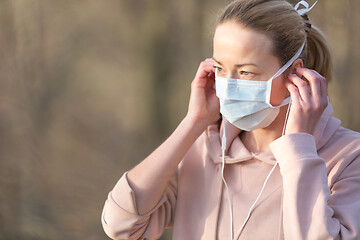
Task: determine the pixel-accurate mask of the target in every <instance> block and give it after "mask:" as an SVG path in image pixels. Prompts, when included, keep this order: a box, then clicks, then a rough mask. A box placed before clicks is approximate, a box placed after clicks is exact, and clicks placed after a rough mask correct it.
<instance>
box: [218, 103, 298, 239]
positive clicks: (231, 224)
mask: <svg viewBox="0 0 360 240" xmlns="http://www.w3.org/2000/svg"><path fill="white" fill-rule="evenodd" d="M290 106H291V102H290V103H289V104H288V108H287V110H286V115H285V121H284V126H283V129H282V133H281V136H283V135H284V134H285V129H286V123H287V119H288V116H289V111H290ZM225 150H226V133H225V122H223V136H222V141H221V151H222V169H221V177H222V180H223V182H224V185H225V188H226V191H227V195H228V201H229V211H230V236H231V240H235V239H238V238H239V236H240V234H241V231H242V230H243V228H244V226H245V225H246V223H247V222H248V220H249V218H250V215H251V213H252V211H253V210H254V208H255V206H256V204H257V202H258V201H259V199H260V197H261V194H262V193H263V191H264V189H265V186H266V184H267V182H268V180H269V178H270V176H271V174H272V173H273V172H274V170H275V168H276V166H277V165H278V162H275V165H274V166H273V167H272V169H271V171H270V173H269V174H268V175H267V177H266V179H265V182H264V184H263V186H262V188H261V191H260V193H259V194H258V196H257V197H256V200H255V202H254V203H253V204H252V205H251V207H250V210H249V212H248V215H247V217H246V219H245V221H244V223H243V224H242V225H241V227H240V229H239V230H238V232H237V233H236V235H235V238H234V232H233V229H234V228H233V210H232V203H231V198H230V190H229V187H228V185H227V183H226V180H225V177H224V169H225Z"/></svg>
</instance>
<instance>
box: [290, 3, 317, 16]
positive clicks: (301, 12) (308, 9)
mask: <svg viewBox="0 0 360 240" xmlns="http://www.w3.org/2000/svg"><path fill="white" fill-rule="evenodd" d="M316 3H317V1H316V2H315V3H314V4H313V5H312V6H311V7H309V4H308V3H307V2H306V1H300V2H298V3H297V4H296V5H295V7H294V9H295V10H296V12H297V13H298V14H299V15H300V16H302V15H304V14H306V13H308V12H310V10H311V9H312V8H313V7H314V6H315V4H316ZM300 5H303V6H304V8H302V9H298V8H299V7H300Z"/></svg>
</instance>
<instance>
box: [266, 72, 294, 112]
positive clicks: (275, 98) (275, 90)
mask: <svg viewBox="0 0 360 240" xmlns="http://www.w3.org/2000/svg"><path fill="white" fill-rule="evenodd" d="M288 96H290V94H289V91H288V90H287V88H286V87H285V79H284V78H283V77H282V76H280V77H277V78H276V79H274V80H273V82H272V87H271V95H270V104H271V105H273V106H278V105H280V104H281V103H282V101H283V100H284V99H285V98H287V97H288Z"/></svg>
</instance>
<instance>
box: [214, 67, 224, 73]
mask: <svg viewBox="0 0 360 240" xmlns="http://www.w3.org/2000/svg"><path fill="white" fill-rule="evenodd" d="M214 68H216V69H217V71H218V72H222V71H224V70H223V69H222V68H221V67H219V66H214Z"/></svg>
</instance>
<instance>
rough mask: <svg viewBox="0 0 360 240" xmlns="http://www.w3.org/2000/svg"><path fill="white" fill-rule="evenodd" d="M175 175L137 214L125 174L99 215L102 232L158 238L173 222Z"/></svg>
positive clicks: (112, 236) (110, 235)
mask: <svg viewBox="0 0 360 240" xmlns="http://www.w3.org/2000/svg"><path fill="white" fill-rule="evenodd" d="M176 189H177V179H176V174H175V175H174V176H173V177H172V178H171V180H170V181H169V184H168V186H167V188H166V190H165V192H164V194H163V195H162V197H161V199H160V200H159V202H158V203H157V204H156V206H154V208H153V209H151V210H150V211H149V212H148V213H146V214H144V215H139V214H138V211H137V208H136V204H135V202H136V201H135V194H134V191H133V190H132V189H131V187H130V185H129V183H128V181H127V173H125V174H124V175H123V176H122V177H121V178H120V180H119V181H118V182H117V183H116V185H115V187H114V189H113V190H112V191H111V192H110V193H109V195H108V198H107V200H106V202H105V206H104V209H103V212H102V216H101V222H102V225H103V228H104V231H105V233H106V234H107V235H108V236H109V237H110V238H112V239H158V238H159V237H160V236H161V234H162V233H163V231H164V229H165V228H166V227H170V226H172V224H173V217H174V216H173V215H174V214H173V213H174V210H175V203H176V191H177V190H176Z"/></svg>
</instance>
